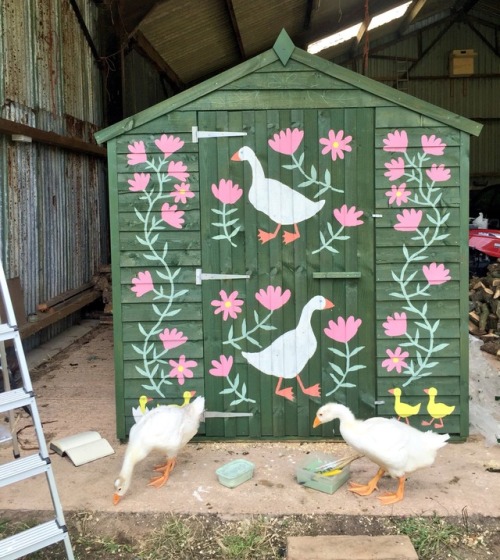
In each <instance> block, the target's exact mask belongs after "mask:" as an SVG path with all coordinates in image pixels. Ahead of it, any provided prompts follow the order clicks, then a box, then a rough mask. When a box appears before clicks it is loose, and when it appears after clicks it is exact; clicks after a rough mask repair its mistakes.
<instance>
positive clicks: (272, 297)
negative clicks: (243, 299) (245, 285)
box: [255, 286, 291, 311]
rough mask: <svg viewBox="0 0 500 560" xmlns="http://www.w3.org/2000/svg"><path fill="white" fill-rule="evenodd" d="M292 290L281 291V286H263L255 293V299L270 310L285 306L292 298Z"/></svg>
mask: <svg viewBox="0 0 500 560" xmlns="http://www.w3.org/2000/svg"><path fill="white" fill-rule="evenodd" d="M290 296H291V292H290V290H288V289H287V290H285V291H284V292H283V293H281V286H276V287H274V286H268V287H267V289H266V290H264V289H263V288H262V289H261V290H259V291H258V292H257V293H256V294H255V299H256V300H257V301H258V302H259V303H260V304H261V305H263V306H264V307H266V308H267V309H269V310H270V311H274V310H275V309H279V308H280V307H283V305H285V303H286V302H287V301H288V300H289V299H290Z"/></svg>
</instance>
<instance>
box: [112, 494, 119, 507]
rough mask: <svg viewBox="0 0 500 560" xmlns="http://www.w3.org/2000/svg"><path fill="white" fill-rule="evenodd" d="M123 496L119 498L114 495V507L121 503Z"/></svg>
mask: <svg viewBox="0 0 500 560" xmlns="http://www.w3.org/2000/svg"><path fill="white" fill-rule="evenodd" d="M120 499H121V496H119V495H118V494H116V493H115V494H113V505H114V506H116V505H117V504H118V502H119V501H120Z"/></svg>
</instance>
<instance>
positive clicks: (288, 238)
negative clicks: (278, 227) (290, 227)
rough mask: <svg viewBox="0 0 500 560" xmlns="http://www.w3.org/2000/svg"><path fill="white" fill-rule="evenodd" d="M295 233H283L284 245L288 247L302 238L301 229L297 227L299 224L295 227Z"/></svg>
mask: <svg viewBox="0 0 500 560" xmlns="http://www.w3.org/2000/svg"><path fill="white" fill-rule="evenodd" d="M294 228H295V229H294V232H293V233H291V232H290V231H285V232H284V233H283V243H284V244H285V245H288V244H289V243H292V242H293V241H295V240H296V239H298V238H299V237H300V233H299V228H298V226H297V224H295V225H294Z"/></svg>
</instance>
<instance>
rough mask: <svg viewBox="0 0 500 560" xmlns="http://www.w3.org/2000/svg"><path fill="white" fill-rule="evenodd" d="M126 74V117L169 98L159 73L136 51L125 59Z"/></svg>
mask: <svg viewBox="0 0 500 560" xmlns="http://www.w3.org/2000/svg"><path fill="white" fill-rule="evenodd" d="M124 74H125V76H126V78H125V82H126V83H127V87H126V88H125V90H124V91H123V92H122V96H123V114H124V115H125V116H130V115H134V114H135V113H138V112H139V111H142V110H144V109H147V108H148V107H151V106H153V105H156V103H159V102H160V101H163V100H164V99H166V98H167V97H169V95H167V92H166V90H165V88H164V86H163V85H162V83H161V81H160V79H159V75H158V71H157V70H156V69H155V68H154V67H153V66H152V65H151V64H150V63H149V62H148V61H147V60H146V59H145V58H143V57H142V56H141V55H140V54H139V53H137V52H136V51H135V50H134V49H132V50H131V51H130V52H129V53H128V54H127V56H126V57H125V69H124Z"/></svg>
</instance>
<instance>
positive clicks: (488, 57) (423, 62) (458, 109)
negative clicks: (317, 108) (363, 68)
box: [367, 22, 500, 182]
mask: <svg viewBox="0 0 500 560" xmlns="http://www.w3.org/2000/svg"><path fill="white" fill-rule="evenodd" d="M475 27H476V28H477V29H478V30H479V31H480V33H481V34H482V35H483V37H484V38H485V39H486V40H487V41H488V42H489V43H490V45H495V44H496V41H495V31H494V29H492V28H490V27H486V26H484V25H481V24H480V23H477V22H475ZM446 30H447V24H440V25H436V26H435V27H431V28H428V29H427V30H425V31H423V32H422V33H421V34H420V35H413V36H412V37H410V38H408V39H406V40H404V41H401V42H399V43H397V44H395V45H394V46H392V47H389V48H386V49H383V50H376V49H375V47H376V44H374V45H372V48H374V52H373V56H372V57H370V59H369V65H368V72H367V75H368V76H370V77H371V78H374V79H376V80H380V81H383V82H384V83H386V84H388V85H391V86H393V87H399V89H401V90H403V91H405V92H406V93H409V94H411V95H414V96H415V97H418V98H420V99H423V100H425V101H428V102H430V103H433V104H435V105H438V106H439V107H443V108H445V109H448V110H450V111H453V112H454V113H457V114H459V115H462V116H464V117H468V118H470V119H473V120H477V121H478V122H481V123H482V124H484V129H483V131H482V132H481V135H480V136H479V137H478V138H472V139H471V160H470V163H471V176H472V178H475V177H476V178H477V177H484V178H485V180H488V181H489V182H499V181H500V167H499V163H498V161H499V159H498V153H497V145H498V142H497V141H494V139H495V138H496V139H498V138H500V104H499V103H498V88H499V86H500V59H499V57H498V56H496V55H495V54H494V53H493V52H492V50H491V49H490V48H489V47H488V45H487V44H486V43H485V41H483V40H482V39H481V38H480V37H479V36H478V35H477V34H476V33H474V32H473V31H472V30H471V28H470V27H469V26H467V25H466V24H462V23H457V24H455V25H453V26H452V27H451V28H450V29H449V30H447V31H446ZM427 49H429V50H428V52H427V53H426V54H425V56H423V57H422V58H421V59H420V60H419V61H418V62H415V61H416V60H417V59H419V58H420V53H422V52H425V51H426V50H427ZM465 49H472V50H474V51H475V52H476V53H477V56H475V57H474V75H473V76H471V77H466V78H451V77H449V55H450V53H451V52H452V51H454V50H465ZM378 57H380V58H378ZM406 67H409V68H410V72H409V80H408V82H405V81H404V80H400V81H399V83H396V78H397V76H398V74H399V78H401V77H402V74H403V72H404V70H405V68H406Z"/></svg>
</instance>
